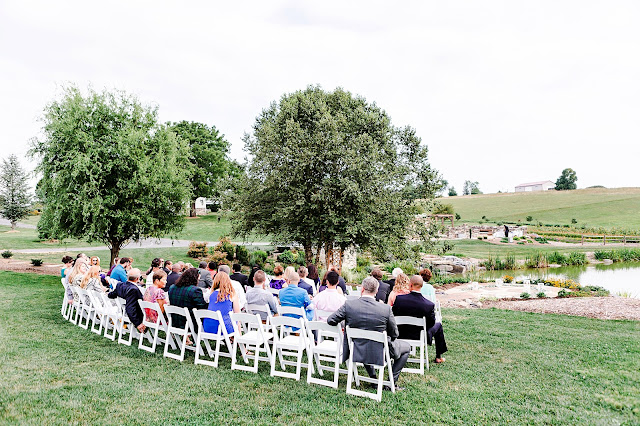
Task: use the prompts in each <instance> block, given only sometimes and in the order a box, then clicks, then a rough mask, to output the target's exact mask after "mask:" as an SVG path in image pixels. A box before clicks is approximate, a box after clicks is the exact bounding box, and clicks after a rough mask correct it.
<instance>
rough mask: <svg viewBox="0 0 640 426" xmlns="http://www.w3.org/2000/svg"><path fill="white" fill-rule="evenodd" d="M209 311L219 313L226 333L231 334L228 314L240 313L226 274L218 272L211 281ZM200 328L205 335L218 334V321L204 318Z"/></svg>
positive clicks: (229, 279) (237, 300)
mask: <svg viewBox="0 0 640 426" xmlns="http://www.w3.org/2000/svg"><path fill="white" fill-rule="evenodd" d="M209 310H210V311H219V312H220V313H221V314H222V320H223V322H224V325H225V329H226V330H227V333H233V324H232V322H231V318H230V317H229V313H230V312H236V313H238V312H240V299H239V298H238V295H237V294H236V292H235V291H234V290H233V285H232V284H231V278H229V275H228V274H227V273H226V272H218V273H217V274H216V277H215V278H214V279H213V285H212V286H211V296H210V297H209ZM202 327H203V328H204V331H206V332H207V333H217V332H218V321H217V320H213V319H208V318H205V319H204V320H203V321H202Z"/></svg>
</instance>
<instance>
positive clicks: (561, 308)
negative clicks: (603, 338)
mask: <svg viewBox="0 0 640 426" xmlns="http://www.w3.org/2000/svg"><path fill="white" fill-rule="evenodd" d="M483 307H488V308H498V309H509V310H512V311H524V312H536V313H543V314H545V313H546V314H564V315H578V316H582V317H589V318H600V319H627V320H636V321H640V299H631V298H624V297H570V298H563V299H533V300H496V301H485V302H484V304H483Z"/></svg>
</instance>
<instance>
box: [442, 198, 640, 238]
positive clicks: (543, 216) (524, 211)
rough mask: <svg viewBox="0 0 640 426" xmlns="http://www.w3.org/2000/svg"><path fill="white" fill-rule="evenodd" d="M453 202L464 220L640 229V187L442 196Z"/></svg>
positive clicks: (447, 201)
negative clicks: (530, 221) (529, 218)
mask: <svg viewBox="0 0 640 426" xmlns="http://www.w3.org/2000/svg"><path fill="white" fill-rule="evenodd" d="M442 202H443V203H447V204H452V205H453V208H454V210H455V212H456V213H458V214H460V216H461V217H462V221H463V222H479V221H480V220H481V219H482V216H486V217H487V218H488V219H490V220H492V221H512V222H517V221H518V220H520V221H522V222H526V217H527V216H533V221H534V222H536V223H537V222H542V223H545V224H547V223H548V224H560V225H564V224H569V225H570V224H571V219H576V220H577V221H578V223H577V224H576V225H575V226H581V225H583V224H584V225H586V226H589V227H600V226H602V227H605V228H612V227H622V228H629V229H639V228H640V215H639V214H638V211H640V188H616V189H603V188H594V189H579V190H575V191H540V192H529V193H523V192H519V193H505V194H486V195H469V196H464V197H449V198H446V199H442Z"/></svg>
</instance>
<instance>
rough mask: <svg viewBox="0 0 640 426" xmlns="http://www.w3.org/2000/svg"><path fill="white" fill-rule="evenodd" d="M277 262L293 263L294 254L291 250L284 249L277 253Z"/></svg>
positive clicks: (294, 260) (294, 259)
mask: <svg viewBox="0 0 640 426" xmlns="http://www.w3.org/2000/svg"><path fill="white" fill-rule="evenodd" d="M278 262H280V263H284V264H286V265H293V264H294V263H295V262H296V255H294V254H293V252H292V251H291V250H285V251H284V252H283V253H280V254H279V255H278Z"/></svg>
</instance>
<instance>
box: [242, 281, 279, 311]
mask: <svg viewBox="0 0 640 426" xmlns="http://www.w3.org/2000/svg"><path fill="white" fill-rule="evenodd" d="M266 280H267V276H266V274H265V273H264V271H261V270H257V271H256V273H255V274H253V286H249V287H247V304H249V305H268V306H269V309H270V310H271V315H273V316H275V315H277V314H278V307H277V305H276V298H275V297H274V295H273V294H271V293H270V292H268V291H267V290H265V289H264V284H265V281H266ZM258 314H259V315H260V318H262V321H265V320H266V319H267V313H266V312H262V311H260V312H258Z"/></svg>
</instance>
